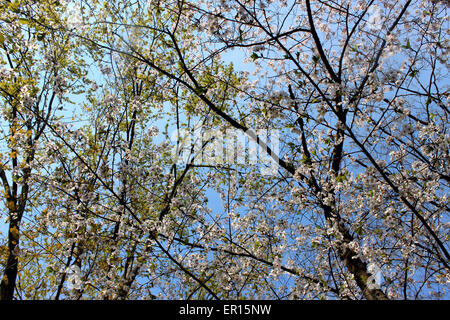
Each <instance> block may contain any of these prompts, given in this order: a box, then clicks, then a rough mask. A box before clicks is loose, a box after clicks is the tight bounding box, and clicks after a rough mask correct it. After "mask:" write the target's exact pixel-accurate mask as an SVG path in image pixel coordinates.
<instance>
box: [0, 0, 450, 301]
mask: <svg viewBox="0 0 450 320" xmlns="http://www.w3.org/2000/svg"><path fill="white" fill-rule="evenodd" d="M62 3H63V5H64V6H66V5H67V7H66V8H67V10H68V11H66V12H70V14H67V15H68V16H67V17H64V19H61V21H58V23H57V26H58V28H60V29H61V30H64V32H65V33H66V34H67V36H70V38H71V39H75V40H74V41H76V43H77V46H76V48H77V50H80V52H83V53H82V56H86V57H89V58H88V59H89V61H93V63H97V64H100V68H99V69H100V70H101V72H102V74H103V75H104V78H103V79H104V80H102V81H101V82H102V83H101V84H100V83H99V84H100V85H101V86H102V88H101V89H98V86H97V85H98V84H96V83H95V82H94V83H93V82H92V80H89V81H91V82H89V81H84V85H85V86H88V85H89V86H90V89H89V90H87V93H86V94H85V96H84V97H85V99H84V100H83V103H82V104H83V108H84V109H83V110H84V112H85V114H88V115H89V122H88V123H89V125H86V126H81V127H80V128H76V129H74V130H72V129H69V128H66V129H64V127H61V126H59V127H58V126H57V127H54V126H49V129H50V131H51V132H52V144H49V145H48V150H49V152H50V151H51V154H50V153H49V154H48V155H49V158H51V161H50V162H46V163H45V164H46V168H47V170H48V171H49V172H51V173H50V174H49V175H48V177H47V178H46V181H45V182H43V183H42V185H43V186H42V188H43V189H45V190H46V192H42V193H41V194H40V197H42V199H41V198H40V200H39V203H38V202H37V203H36V204H34V208H36V210H38V211H39V212H40V213H39V214H37V215H36V219H35V220H34V223H33V224H31V225H30V229H31V230H33V232H35V233H36V234H39V235H42V234H50V236H46V237H44V239H47V240H45V241H44V240H42V239H41V240H39V241H38V240H36V241H37V242H39V243H40V244H41V245H42V246H44V247H46V246H47V247H51V248H55V249H54V251H53V252H54V254H53V255H46V256H45V257H44V256H42V257H43V258H42V260H39V259H37V261H39V262H35V263H34V264H31V266H33V267H37V266H41V267H43V268H47V267H48V266H49V268H47V269H46V270H50V271H48V272H49V274H51V275H52V276H51V277H50V276H49V277H48V278H46V280H45V281H44V282H45V283H46V286H47V287H48V289H46V290H45V292H44V291H42V290H40V289H33V290H35V291H36V293H35V294H36V295H37V296H42V297H53V298H60V297H61V296H62V295H63V296H64V297H67V298H78V299H79V298H83V297H84V298H104V299H125V298H156V297H164V298H197V299H210V298H215V299H227V298H228V299H231V298H233V299H238V298H247V299H253V298H263V299H267V298H269V299H317V298H328V299H362V298H363V299H420V298H432V297H437V298H439V297H442V296H444V297H445V294H446V291H445V290H446V288H447V287H448V282H449V281H450V279H449V274H450V273H449V258H450V255H449V252H448V251H449V249H448V240H449V239H448V234H449V232H448V231H449V230H448V228H449V217H448V212H449V207H448V191H449V177H450V173H449V169H448V168H449V167H450V166H449V160H450V159H449V150H448V145H449V142H450V138H449V135H448V131H447V130H448V116H449V110H448V107H447V103H448V78H447V68H448V63H447V61H446V60H445V58H444V57H445V55H446V54H447V53H448V39H447V37H446V36H447V35H448V28H446V25H445V21H446V19H447V9H448V8H447V6H446V3H445V2H442V1H420V0H417V1H413V0H404V1H398V2H395V3H393V2H388V1H374V0H370V1H362V0H361V1H349V0H339V1H320V0H318V1H309V0H301V1H288V0H278V1H275V0H246V1H238V0H204V1H187V0H177V1H125V0H116V1H108V2H104V1H95V0H92V1H76V2H73V3H72V2H70V1H67V2H62ZM60 5H61V4H60ZM44 6H45V5H44ZM19 8H22V6H19ZM8 10H10V11H11V10H12V11H14V10H15V9H14V8H12V9H11V8H10V9H8ZM39 25H40V26H42V28H43V30H54V29H55V28H56V25H52V24H51V23H49V22H48V21H43V22H42V23H41V24H39ZM71 63H73V64H75V65H77V60H76V58H72V61H71ZM78 63H79V62H78ZM94 76H95V75H94ZM4 78H5V79H7V80H8V81H9V82H8V81H5V83H10V82H11V81H12V80H11V79H10V78H6V76H5V77H4ZM86 78H89V76H86ZM58 79H59V78H58ZM62 79H63V78H62ZM55 81H57V82H58V81H62V80H57V79H56V78H55ZM94 84H95V85H94ZM92 86H94V87H95V88H94V89H93V88H92ZM39 114H40V113H39V112H38V111H33V112H31V113H30V117H36V118H37V119H41V117H43V116H42V115H41V116H39ZM4 117H5V118H6V116H4ZM7 119H8V118H7ZM157 119H158V121H157V122H154V123H153V121H155V120H157ZM46 123H48V122H46ZM158 123H159V124H161V123H167V126H166V127H165V128H164V126H160V127H161V128H160V130H159V131H160V135H162V136H164V137H163V140H164V141H162V142H160V141H157V139H156V137H154V135H155V134H156V132H155V129H154V127H149V126H150V125H152V124H154V125H155V124H156V125H158ZM196 123H200V124H201V127H202V128H204V129H205V128H206V129H215V131H214V130H212V131H211V130H210V131H209V132H215V133H216V136H214V134H213V137H211V138H212V139H208V140H206V141H205V140H202V141H201V142H200V143H198V142H197V143H196V146H195V148H197V150H200V152H201V151H202V150H203V151H204V152H205V151H206V150H208V152H210V151H211V150H209V149H207V147H208V144H211V143H212V142H213V140H214V139H216V140H219V138H220V136H221V134H222V133H223V132H227V130H229V131H230V130H237V131H239V132H240V131H242V132H246V133H247V134H248V135H249V136H250V137H251V139H252V141H253V142H252V143H254V144H255V145H258V146H259V151H258V153H259V156H264V157H268V158H270V159H272V161H273V162H275V163H276V164H277V165H278V170H277V171H276V172H271V174H269V175H268V174H267V171H264V170H261V169H262V168H261V165H260V164H259V165H258V164H255V163H254V162H252V161H251V157H250V156H249V155H248V154H247V155H246V154H245V152H243V153H242V154H241V156H243V158H244V159H245V160H246V161H244V162H243V163H236V161H235V160H236V158H237V157H239V152H241V151H237V152H236V150H234V151H233V152H232V153H231V154H232V157H228V158H222V160H218V159H217V157H216V158H215V160H216V161H213V162H211V161H209V162H205V161H203V162H202V161H196V156H198V154H196V153H195V152H193V153H189V157H188V159H187V161H185V163H183V164H179V163H177V162H176V161H175V160H176V158H177V155H178V154H177V151H178V149H177V147H178V144H179V143H180V141H181V140H179V139H178V140H176V141H175V142H174V143H173V144H170V142H169V141H170V139H169V135H170V133H169V129H170V128H176V129H178V130H179V129H188V130H193V129H194V127H195V125H194V124H196ZM52 128H53V129H52ZM149 128H150V130H149ZM260 129H264V130H272V131H274V130H277V132H278V135H277V137H278V140H279V141H277V143H278V145H279V148H275V147H274V146H275V144H276V141H275V140H270V139H269V138H267V137H265V136H264V135H263V134H261V132H262V131H261V130H260ZM235 132H236V131H235ZM219 145H220V144H219ZM217 146H218V145H215V148H216V151H217V148H218V147H217ZM195 148H194V147H193V148H192V150H194V149H195ZM276 149H278V152H275V150H276ZM174 150H175V151H174ZM192 150H191V151H192ZM170 151H172V152H170ZM24 152H25V151H24ZM226 152H230V150H229V148H228V149H227V150H226ZM219 154H220V152H219ZM174 158H175V159H174ZM203 159H204V158H203ZM185 160H186V159H185ZM197 160H198V159H197ZM3 176H4V178H2V180H4V181H6V180H7V179H8V177H7V176H6V175H5V174H4V175H3ZM5 190H6V189H5ZM216 196H218V197H220V200H214V199H215V197H216ZM212 202H214V203H212ZM28 203H29V204H30V205H31V202H30V201H28ZM211 203H212V204H211ZM44 207H45V209H43V208H44ZM42 226H46V227H42ZM48 226H51V227H50V228H49V227H48ZM10 230H11V229H10ZM10 234H11V232H10ZM48 239H51V240H48ZM9 252H13V248H12V247H9ZM43 261H45V263H44V262H43ZM31 266H30V267H29V268H31ZM70 266H73V267H76V268H78V269H76V270H77V274H78V278H76V279H75V280H76V281H75V286H74V285H73V284H72V286H71V288H67V284H68V283H67V282H68V281H69V280H70V281H72V280H74V277H73V276H72V275H69V273H68V271H67V269H68V268H69V267H70ZM5 270H6V269H5ZM25 270H26V268H25V269H24V272H25ZM16 273H17V271H16ZM52 277H53V278H52ZM70 281H69V282H70ZM69 284H70V283H69ZM28 285H30V284H28ZM68 289H72V290H68ZM2 290H3V289H2ZM39 292H41V293H39ZM11 295H12V293H11V294H10V295H9V297H11Z"/></svg>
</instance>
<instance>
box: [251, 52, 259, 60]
mask: <svg viewBox="0 0 450 320" xmlns="http://www.w3.org/2000/svg"><path fill="white" fill-rule="evenodd" d="M250 58H252V59H253V61H255V60H256V59H258V58H261V57H260V56H258V54H257V53H256V52H253V53H252V55H251V56H250Z"/></svg>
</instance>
